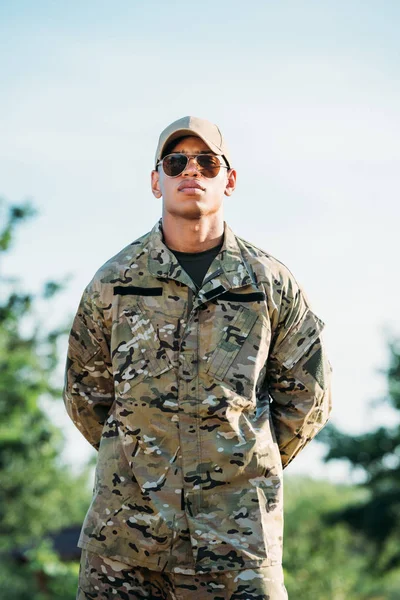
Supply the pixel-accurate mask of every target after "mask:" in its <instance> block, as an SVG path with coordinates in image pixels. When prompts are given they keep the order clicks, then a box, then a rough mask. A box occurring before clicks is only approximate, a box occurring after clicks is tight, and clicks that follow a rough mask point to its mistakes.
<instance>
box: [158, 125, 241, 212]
mask: <svg viewBox="0 0 400 600" xmlns="http://www.w3.org/2000/svg"><path fill="white" fill-rule="evenodd" d="M172 152H183V153H185V154H201V153H203V152H211V150H210V148H209V147H208V146H207V144H205V142H203V140H201V139H200V138H198V137H195V136H189V137H185V138H183V139H181V140H180V141H178V142H177V144H176V145H175V146H174V147H173V148H172V150H170V153H172ZM235 185H236V171H235V170H234V169H229V170H228V169H225V168H221V169H220V170H219V173H218V175H217V176H216V177H213V178H210V179H209V178H207V177H204V176H203V175H202V174H201V171H199V170H198V166H197V164H196V162H195V160H194V159H190V160H189V162H188V164H187V165H186V169H185V170H184V171H183V172H182V173H181V174H180V175H178V176H177V177H168V176H167V175H165V173H164V171H163V169H162V166H161V165H160V166H159V167H158V171H152V173H151V187H152V192H153V194H154V196H155V197H156V198H161V197H162V198H163V212H164V213H165V212H167V213H169V214H171V215H174V216H177V217H178V216H179V217H183V218H186V219H199V218H201V217H203V216H207V215H212V214H216V213H218V212H219V211H221V213H222V201H223V197H224V195H225V196H230V195H231V194H232V193H233V191H234V189H235Z"/></svg>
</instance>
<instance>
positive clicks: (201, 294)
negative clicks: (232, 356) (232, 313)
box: [148, 219, 256, 304]
mask: <svg viewBox="0 0 400 600" xmlns="http://www.w3.org/2000/svg"><path fill="white" fill-rule="evenodd" d="M148 248H149V262H148V268H149V272H150V273H151V274H152V275H153V276H154V277H162V278H168V279H175V280H177V281H180V282H181V283H183V284H185V285H187V286H188V287H190V288H191V289H192V290H193V291H195V292H197V289H196V286H195V285H194V283H193V281H192V280H191V279H190V277H189V276H188V275H187V273H186V271H184V269H182V267H181V266H180V264H179V262H178V260H177V259H176V257H175V255H174V254H173V253H172V252H171V251H170V250H169V248H168V247H167V246H166V245H165V243H164V240H163V234H162V221H161V219H160V220H159V221H158V222H157V223H156V224H155V225H154V227H153V229H152V230H151V232H150V234H149V242H148ZM249 284H253V285H254V286H256V282H255V277H254V274H253V272H252V270H251V268H250V266H249V265H248V263H247V262H246V261H245V260H244V258H243V255H242V252H241V249H240V246H239V243H238V239H237V237H236V236H235V234H234V233H233V231H232V230H231V228H230V227H229V226H228V225H227V224H226V222H224V243H223V245H222V248H221V250H220V251H219V253H218V255H217V256H216V257H215V259H214V260H213V262H212V264H211V265H210V268H209V270H208V273H207V275H206V277H205V279H204V283H203V286H202V288H201V289H200V290H199V291H198V300H199V304H202V303H203V302H206V301H208V300H211V299H213V298H215V297H217V296H219V295H220V294H222V293H223V292H225V291H227V290H230V289H234V288H240V287H243V286H246V285H249Z"/></svg>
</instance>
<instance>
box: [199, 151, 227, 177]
mask: <svg viewBox="0 0 400 600" xmlns="http://www.w3.org/2000/svg"><path fill="white" fill-rule="evenodd" d="M196 160H197V164H198V165H199V167H200V170H201V174H202V175H204V177H208V178H209V179H212V178H213V177H216V176H217V175H218V173H219V169H220V166H221V163H220V162H219V159H218V157H217V156H213V155H212V154H199V156H198V157H197V159H196Z"/></svg>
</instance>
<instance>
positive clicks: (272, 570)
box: [76, 550, 288, 600]
mask: <svg viewBox="0 0 400 600" xmlns="http://www.w3.org/2000/svg"><path fill="white" fill-rule="evenodd" d="M76 598H77V600H104V599H108V598H118V599H119V600H138V599H143V600H145V599H146V600H148V599H149V598H153V599H156V598H159V599H161V600H225V599H226V600H228V599H229V600H287V598H288V595H287V591H286V588H285V585H284V582H283V571H282V567H281V565H277V566H274V567H262V568H261V569H243V570H241V571H225V572H224V573H207V574H206V575H182V574H181V573H167V572H165V571H164V572H159V571H150V570H149V569H146V568H145V567H132V566H131V565H126V564H124V563H122V562H120V561H116V560H113V559H111V558H107V557H106V556H99V555H97V554H93V553H92V552H88V551H86V550H83V551H82V557H81V567H80V573H79V588H78V594H77V597H76Z"/></svg>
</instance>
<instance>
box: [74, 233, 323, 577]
mask: <svg viewBox="0 0 400 600" xmlns="http://www.w3.org/2000/svg"><path fill="white" fill-rule="evenodd" d="M322 328H323V323H322V321H320V319H319V318H318V317H316V316H315V314H314V313H313V312H312V311H311V310H310V308H309V305H308V303H307V300H306V298H305V296H304V294H303V292H302V291H301V289H300V288H299V286H298V284H297V283H296V281H295V279H294V277H293V276H292V274H291V273H290V272H289V271H288V269H287V268H286V267H285V266H284V265H283V264H282V263H280V262H279V261H277V260H276V259H274V258H273V257H271V256H270V255H268V254H267V253H266V252H264V251H262V250H259V249H258V248H256V247H255V246H253V245H252V244H250V243H248V242H246V241H244V240H243V239H241V238H239V237H237V236H235V235H234V234H233V232H232V231H231V230H230V228H229V227H228V226H227V225H226V224H225V237H224V244H223V246H222V248H221V250H220V253H219V254H218V255H217V257H216V258H215V259H214V261H213V263H212V264H211V266H210V268H209V270H208V273H207V275H206V277H205V278H204V281H203V285H202V288H201V289H200V290H197V289H196V287H195V285H194V284H193V282H192V280H191V279H190V278H189V276H188V275H187V273H186V272H185V271H184V270H183V269H182V268H181V267H180V265H179V263H178V262H177V260H176V258H175V256H174V255H173V254H172V253H171V252H170V251H169V250H168V248H167V247H166V246H165V244H164V243H163V237H162V230H161V221H160V222H159V223H157V224H156V225H155V227H154V228H153V229H152V231H151V232H150V233H147V234H146V235H144V236H142V237H141V238H139V239H138V240H136V241H135V242H133V243H132V244H130V245H129V246H127V247H126V248H125V249H123V250H122V251H121V252H119V253H118V254H117V255H116V256H115V257H113V258H112V259H110V260H109V261H108V262H107V263H106V264H105V265H104V266H103V267H101V268H100V269H99V271H98V272H97V273H96V275H95V276H94V278H93V280H92V281H91V282H90V284H89V285H88V286H87V288H86V289H85V291H84V293H83V296H82V300H81V303H80V306H79V309H78V312H77V314H76V317H75V320H74V322H73V326H72V330H71V333H70V337H69V349H68V359H67V368H66V382H65V390H64V401H65V405H66V408H67V411H68V413H69V415H70V417H71V419H72V420H73V421H74V423H75V425H76V426H77V427H78V428H79V429H80V431H81V432H82V434H83V435H84V436H85V437H86V439H87V440H88V441H89V442H90V443H91V444H92V445H93V446H94V447H95V448H96V449H98V451H99V452H98V461H97V468H96V476H95V486H94V495H93V500H92V502H91V505H90V507H89V510H88V513H87V515H86V519H85V522H84V524H83V528H82V533H81V536H80V540H79V545H80V547H82V548H86V549H89V550H90V551H92V552H95V553H97V554H101V555H105V556H109V557H114V558H116V559H118V560H120V561H122V562H125V563H128V564H132V565H140V566H144V567H147V568H150V569H153V570H159V571H161V570H167V571H175V572H182V573H188V574H191V573H192V574H193V573H195V572H196V573H207V572H210V571H222V570H239V569H243V568H251V567H261V566H268V565H274V564H280V562H281V559H282V530H283V518H282V509H283V507H282V501H283V495H282V469H283V468H284V467H285V466H286V465H288V464H289V462H290V461H291V460H293V458H294V457H295V456H296V455H297V454H298V452H299V451H300V450H301V449H302V448H303V447H304V446H305V445H306V444H307V443H308V442H309V441H310V440H311V439H312V438H313V437H314V436H315V435H316V433H317V432H318V431H319V430H320V429H321V428H322V427H323V425H324V424H325V423H326V421H327V419H328V416H329V412H330V409H331V403H330V387H329V377H330V371H331V369H330V365H329V362H328V360H327V358H326V355H325V352H324V349H323V345H322V342H321V337H320V334H321V330H322Z"/></svg>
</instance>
